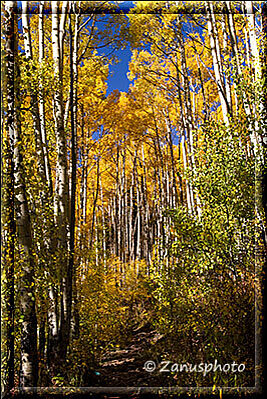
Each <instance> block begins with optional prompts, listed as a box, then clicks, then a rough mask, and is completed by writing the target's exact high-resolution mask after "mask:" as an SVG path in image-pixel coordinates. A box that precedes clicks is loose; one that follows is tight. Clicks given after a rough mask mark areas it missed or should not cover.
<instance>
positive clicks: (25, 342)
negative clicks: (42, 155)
mask: <svg viewBox="0 0 267 399" xmlns="http://www.w3.org/2000/svg"><path fill="white" fill-rule="evenodd" d="M15 6H16V3H15V2H6V3H5V11H6V28H7V39H6V53H7V98H8V110H7V120H8V136H9V140H10V143H11V148H14V153H13V156H14V158H13V159H14V192H15V198H14V203H15V215H16V232H17V237H18V246H19V252H20V256H21V259H22V260H23V268H22V275H21V278H20V309H21V314H22V316H23V322H22V331H21V343H20V353H21V362H20V381H19V384H20V387H22V388H25V387H36V386H37V378H38V358H37V318H36V310H35V292H34V267H35V265H34V255H33V252H34V251H33V242H32V231H31V220H30V214H29V208H28V201H27V197H26V187H25V181H24V171H23V155H22V144H21V126H20V120H19V109H20V104H19V100H18V99H19V96H18V93H19V84H20V82H19V66H18V61H17V41H16V36H15V23H16V22H17V21H16V20H15V18H16V17H15V13H14V10H15Z"/></svg>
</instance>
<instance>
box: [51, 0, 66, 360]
mask: <svg viewBox="0 0 267 399" xmlns="http://www.w3.org/2000/svg"><path fill="white" fill-rule="evenodd" d="M51 8H52V50H53V60H54V78H55V82H56V88H55V94H54V119H55V134H56V144H57V169H56V180H57V192H56V202H55V204H56V208H55V210H56V216H57V225H58V228H59V248H58V250H59V252H60V256H61V258H60V272H61V282H60V286H61V287H60V289H61V293H62V295H61V298H60V328H59V334H60V337H61V339H60V342H58V345H59V348H57V349H60V352H61V353H60V357H62V359H64V358H65V356H66V341H67V291H68V288H67V265H68V254H67V249H68V244H67V232H68V204H69V198H68V195H69V191H68V176H67V171H68V168H67V145H66V136H65V132H64V120H63V94H62V93H63V87H62V83H63V82H62V70H63V69H62V68H63V67H62V63H61V50H60V40H59V2H57V1H55V2H53V3H51ZM62 51H63V50H62ZM55 350H56V348H54V349H53V351H55Z"/></svg>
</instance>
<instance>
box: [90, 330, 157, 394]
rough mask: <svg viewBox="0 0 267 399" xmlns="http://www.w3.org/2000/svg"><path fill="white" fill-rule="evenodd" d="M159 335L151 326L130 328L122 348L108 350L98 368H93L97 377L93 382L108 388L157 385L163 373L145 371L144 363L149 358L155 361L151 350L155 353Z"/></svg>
mask: <svg viewBox="0 0 267 399" xmlns="http://www.w3.org/2000/svg"><path fill="white" fill-rule="evenodd" d="M162 338H163V335H161V334H160V333H159V332H157V331H156V330H155V329H153V328H152V327H151V326H150V325H146V326H144V327H141V328H138V329H136V330H134V331H132V333H131V334H130V336H129V338H128V340H127V341H128V342H127V344H126V345H125V346H124V347H120V348H119V349H117V348H116V349H115V350H109V351H107V352H106V353H104V354H103V356H102V358H101V362H100V367H99V368H98V369H97V370H96V373H97V374H98V373H99V374H98V376H99V378H98V381H97V383H96V384H94V385H95V386H110V387H112V386H113V387H153V386H159V383H160V379H161V378H159V377H162V376H160V375H159V373H157V372H156V371H154V372H148V371H146V370H145V368H144V364H145V362H147V361H149V360H153V361H154V360H155V359H154V358H153V355H152V353H153V352H155V351H154V348H155V345H156V344H157V343H158V342H160V340H161V339H162ZM154 355H155V353H154ZM161 384H162V381H161Z"/></svg>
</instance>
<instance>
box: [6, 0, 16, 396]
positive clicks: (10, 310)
mask: <svg viewBox="0 0 267 399" xmlns="http://www.w3.org/2000/svg"><path fill="white" fill-rule="evenodd" d="M14 7H15V2H11V1H10V2H6V4H5V28H6V49H5V50H6V79H7V86H6V87H7V93H6V95H7V110H6V131H7V138H6V143H5V144H6V146H5V147H6V148H5V149H6V158H7V166H6V168H7V170H6V202H7V203H6V205H5V206H4V209H5V224H6V229H7V232H6V240H5V241H6V242H5V252H4V268H5V271H6V281H5V287H4V289H3V293H4V303H5V308H6V323H4V325H3V332H4V333H5V336H6V359H7V360H6V373H5V377H6V387H5V389H6V392H8V393H9V392H10V390H11V389H12V388H13V387H14V349H15V348H14V342H15V341H14V339H15V335H14V312H15V295H14V282H15V279H14V260H15V259H14V254H15V234H16V225H15V212H14V211H15V193H14V134H13V131H12V125H13V124H14V113H15V105H14V68H15V65H14V64H15V49H14V18H15V15H14ZM3 205H4V204H3Z"/></svg>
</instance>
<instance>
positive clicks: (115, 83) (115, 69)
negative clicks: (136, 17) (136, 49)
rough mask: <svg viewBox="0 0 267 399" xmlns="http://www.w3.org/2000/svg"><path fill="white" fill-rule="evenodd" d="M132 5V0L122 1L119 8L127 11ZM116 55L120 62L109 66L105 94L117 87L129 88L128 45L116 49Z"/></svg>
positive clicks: (119, 88)
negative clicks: (121, 48) (109, 73)
mask: <svg viewBox="0 0 267 399" xmlns="http://www.w3.org/2000/svg"><path fill="white" fill-rule="evenodd" d="M133 6H134V4H133V1H124V2H123V3H121V4H120V9H121V10H123V11H124V12H126V13H127V11H129V9H130V8H132V7H133ZM115 54H116V56H117V57H118V58H119V60H120V62H119V63H118V64H114V65H112V66H111V67H110V72H112V73H111V75H110V76H109V78H108V81H107V83H108V89H107V94H110V93H111V92H112V91H113V90H115V89H118V90H119V91H127V90H128V88H129V83H130V82H129V80H128V78H127V72H128V65H129V61H130V59H131V50H130V46H127V47H126V48H125V49H124V50H119V51H116V53H115Z"/></svg>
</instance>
